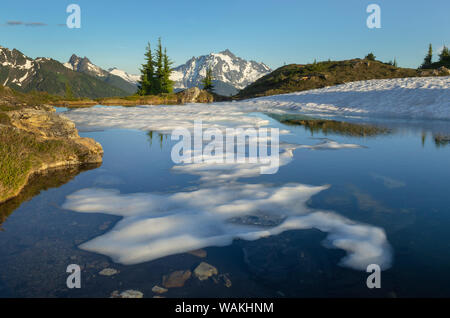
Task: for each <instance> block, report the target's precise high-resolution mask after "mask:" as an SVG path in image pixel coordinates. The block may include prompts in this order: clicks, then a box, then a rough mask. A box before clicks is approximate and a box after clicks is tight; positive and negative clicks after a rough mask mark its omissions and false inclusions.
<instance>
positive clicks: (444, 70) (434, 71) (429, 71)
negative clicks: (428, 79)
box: [419, 66, 450, 76]
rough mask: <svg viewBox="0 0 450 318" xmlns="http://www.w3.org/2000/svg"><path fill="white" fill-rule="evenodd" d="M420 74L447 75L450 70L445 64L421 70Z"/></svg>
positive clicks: (449, 73)
mask: <svg viewBox="0 0 450 318" xmlns="http://www.w3.org/2000/svg"><path fill="white" fill-rule="evenodd" d="M419 75H420V76H447V75H450V70H449V69H448V68H446V67H445V66H441V67H439V68H437V69H424V70H421V71H420V72H419Z"/></svg>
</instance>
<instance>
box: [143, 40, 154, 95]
mask: <svg viewBox="0 0 450 318" xmlns="http://www.w3.org/2000/svg"><path fill="white" fill-rule="evenodd" d="M145 60H146V63H145V64H142V68H141V79H140V81H139V82H138V94H139V95H152V94H155V93H156V92H157V87H156V83H155V82H156V81H155V68H154V62H153V54H152V50H151V46H150V42H149V43H148V45H147V49H146V52H145Z"/></svg>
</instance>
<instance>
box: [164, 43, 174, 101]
mask: <svg viewBox="0 0 450 318" xmlns="http://www.w3.org/2000/svg"><path fill="white" fill-rule="evenodd" d="M171 65H172V61H171V60H170V59H169V57H168V56H167V49H166V48H164V56H163V82H162V91H163V93H172V92H173V81H172V80H171V79H170V74H171V73H172V70H171V68H170V66H171Z"/></svg>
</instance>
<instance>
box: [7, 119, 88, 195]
mask: <svg viewBox="0 0 450 318" xmlns="http://www.w3.org/2000/svg"><path fill="white" fill-rule="evenodd" d="M0 114H1V112H0ZM1 117H2V116H1V115H0V118H1ZM79 156H80V152H79V148H78V147H77V145H76V144H75V143H72V142H66V141H63V140H58V139H47V140H43V139H41V138H38V137H36V136H35V135H33V134H31V133H28V132H25V131H22V130H19V129H16V128H14V127H12V126H7V125H0V158H1V159H0V202H2V201H3V200H5V198H8V197H10V196H11V194H15V193H17V192H18V191H19V190H20V189H21V188H22V187H23V186H24V185H25V184H26V182H27V180H28V177H29V176H30V173H31V172H32V171H35V170H38V169H39V168H40V167H42V165H44V164H47V165H49V164H52V163H54V162H58V161H64V160H67V158H69V157H79Z"/></svg>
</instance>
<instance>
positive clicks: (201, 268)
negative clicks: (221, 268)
mask: <svg viewBox="0 0 450 318" xmlns="http://www.w3.org/2000/svg"><path fill="white" fill-rule="evenodd" d="M218 273H219V272H218V271H217V268H215V267H214V266H212V265H210V264H208V263H205V262H201V263H200V265H198V266H197V267H196V268H195V270H194V274H195V276H196V277H197V278H198V279H199V280H207V279H208V278H210V277H211V276H214V275H217V274H218Z"/></svg>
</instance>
